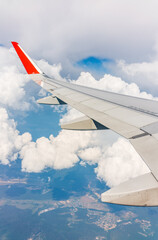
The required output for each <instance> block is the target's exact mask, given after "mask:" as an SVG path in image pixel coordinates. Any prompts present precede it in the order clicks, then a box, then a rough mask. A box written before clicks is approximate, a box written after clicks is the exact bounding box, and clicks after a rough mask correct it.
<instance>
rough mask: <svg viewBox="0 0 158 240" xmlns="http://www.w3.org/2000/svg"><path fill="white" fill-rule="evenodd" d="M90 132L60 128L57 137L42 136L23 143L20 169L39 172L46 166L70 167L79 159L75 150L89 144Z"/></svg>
mask: <svg viewBox="0 0 158 240" xmlns="http://www.w3.org/2000/svg"><path fill="white" fill-rule="evenodd" d="M91 142H92V140H91V133H90V132H86V133H84V132H72V131H65V130H62V131H61V132H60V133H59V135H58V136H57V137H53V135H51V136H50V138H49V139H47V138H45V137H42V138H39V139H37V141H36V142H30V143H29V144H28V145H25V146H24V147H23V148H22V150H21V152H20V156H21V158H22V170H23V171H27V172H40V171H42V170H43V169H45V168H47V167H52V168H54V169H63V168H70V167H72V166H74V164H75V163H77V162H78V161H79V158H78V155H77V152H78V151H79V150H80V149H83V148H85V147H88V146H89V145H90V144H91Z"/></svg>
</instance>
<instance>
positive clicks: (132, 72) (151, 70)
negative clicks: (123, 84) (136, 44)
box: [118, 60, 158, 91]
mask: <svg viewBox="0 0 158 240" xmlns="http://www.w3.org/2000/svg"><path fill="white" fill-rule="evenodd" d="M118 68H119V70H120V71H121V73H123V74H124V77H125V78H127V79H129V81H134V82H135V83H137V84H138V85H139V86H141V87H143V88H145V87H146V88H148V89H150V90H151V91H153V90H154V89H155V88H156V89H157V87H158V81H157V79H158V61H157V60H154V61H150V62H137V63H130V64H129V63H127V62H125V61H123V60H120V61H118Z"/></svg>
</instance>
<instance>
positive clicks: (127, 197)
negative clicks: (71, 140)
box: [12, 42, 158, 206]
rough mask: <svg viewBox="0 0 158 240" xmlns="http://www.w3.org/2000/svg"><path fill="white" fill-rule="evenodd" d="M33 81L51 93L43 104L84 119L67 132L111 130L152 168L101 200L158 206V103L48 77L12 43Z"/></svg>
mask: <svg viewBox="0 0 158 240" xmlns="http://www.w3.org/2000/svg"><path fill="white" fill-rule="evenodd" d="M12 44H13V46H14V48H15V50H16V52H17V54H18V56H19V58H20V60H21V62H22V63H23V65H24V67H25V69H26V71H27V73H28V74H30V76H31V78H32V79H33V80H34V81H35V82H36V83H37V84H39V85H40V86H41V87H43V88H44V89H46V90H47V91H48V92H50V93H51V94H52V96H49V97H46V98H44V99H40V100H38V102H39V103H40V104H69V105H70V106H72V107H74V108H75V109H77V110H79V111H80V112H82V113H83V114H84V115H85V117H83V118H80V119H76V120H74V121H72V122H69V123H67V124H66V125H64V126H62V127H63V128H64V129H74V130H94V129H95V130H98V129H111V130H113V131H115V132H116V133H118V134H120V135H121V136H123V137H125V138H126V139H128V140H129V141H130V143H131V144H132V145H133V147H134V148H135V149H136V151H137V152H138V154H139V155H140V156H141V157H142V159H143V160H144V162H145V163H146V164H147V166H148V167H149V169H150V171H151V173H150V174H145V175H143V176H140V177H138V178H135V179H131V180H129V181H128V182H126V183H123V184H120V185H119V186H116V187H115V188H112V189H110V190H108V191H107V192H105V193H103V194H102V196H101V199H102V201H104V202H110V203H117V204H124V205H136V206H157V205H158V161H157V156H158V102H156V101H152V100H147V99H142V98H137V97H132V96H127V95H122V94H117V93H112V92H107V91H101V90H97V89H93V88H89V87H84V86H80V85H76V84H72V83H69V82H64V81H61V80H56V79H51V78H49V77H48V76H46V75H45V74H44V73H43V72H42V71H41V70H40V69H39V68H38V67H37V65H36V64H35V63H34V62H33V61H32V60H31V59H30V57H29V56H28V55H27V54H26V53H25V52H24V50H23V49H22V48H21V47H20V46H19V44H18V43H15V42H12Z"/></svg>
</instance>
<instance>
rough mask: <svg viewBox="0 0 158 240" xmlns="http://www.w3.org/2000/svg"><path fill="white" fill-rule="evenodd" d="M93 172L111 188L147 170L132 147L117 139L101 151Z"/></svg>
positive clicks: (121, 139) (124, 140)
mask: <svg viewBox="0 0 158 240" xmlns="http://www.w3.org/2000/svg"><path fill="white" fill-rule="evenodd" d="M95 172H96V173H97V176H98V177H99V178H101V179H103V180H104V181H105V182H106V184H107V185H108V186H109V187H113V186H115V185H118V184H119V183H122V182H124V181H127V180H129V179H130V178H133V177H136V176H139V175H141V174H144V173H146V172H149V169H148V167H147V166H146V164H145V163H144V162H143V161H142V159H141V157H140V156H139V155H138V154H137V152H136V151H135V150H134V148H133V147H132V145H131V144H130V143H129V142H128V141H127V140H126V139H123V138H119V139H118V140H117V141H116V142H115V143H114V144H113V145H112V146H109V147H107V148H103V149H102V153H101V154H100V160H99V162H98V167H96V168H95Z"/></svg>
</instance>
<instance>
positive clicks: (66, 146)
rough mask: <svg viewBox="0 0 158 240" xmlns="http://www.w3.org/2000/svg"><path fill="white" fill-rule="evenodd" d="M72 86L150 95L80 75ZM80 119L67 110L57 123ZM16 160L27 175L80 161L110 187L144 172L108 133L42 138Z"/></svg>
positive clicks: (126, 147) (122, 143) (133, 155)
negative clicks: (79, 85)
mask: <svg viewBox="0 0 158 240" xmlns="http://www.w3.org/2000/svg"><path fill="white" fill-rule="evenodd" d="M72 82H73V83H74V81H72ZM75 83H77V84H82V85H89V86H91V87H98V88H100V89H104V90H113V91H115V92H120V93H126V94H130V95H134V96H138V97H147V98H152V96H151V95H150V94H147V93H145V92H144V93H142V92H140V90H139V88H138V86H137V85H136V84H128V83H126V82H124V81H123V80H121V79H120V78H117V77H114V76H111V75H107V74H106V75H105V76H104V77H103V78H101V79H100V80H98V81H97V80H95V78H94V77H93V76H92V75H91V74H90V73H81V75H80V77H79V78H78V79H77V81H76V82H75ZM80 116H81V113H80V112H78V111H76V110H75V109H72V108H70V107H68V108H67V113H66V114H64V115H63V117H62V119H61V120H60V122H61V123H64V122H67V121H70V120H72V119H74V118H77V117H80ZM111 144H112V145H111ZM20 157H21V159H22V170H23V171H27V172H40V171H42V170H43V169H45V168H48V167H50V168H54V169H63V168H69V167H72V166H74V165H75V164H76V163H77V162H79V160H80V159H81V160H82V161H81V164H83V163H85V164H90V165H92V164H95V165H96V164H97V167H96V168H95V172H96V174H97V177H98V178H99V179H102V180H103V181H106V183H107V185H108V186H110V187H112V186H115V185H117V184H119V183H121V182H123V181H126V180H128V179H130V178H132V177H136V176H138V175H140V174H143V173H145V172H147V171H148V168H147V167H146V165H145V163H144V162H143V161H142V159H141V158H140V157H139V156H138V154H137V153H136V151H135V150H134V149H133V147H132V146H131V144H130V143H129V142H128V141H127V140H125V139H123V138H119V139H118V135H116V134H115V135H114V137H113V139H112V138H111V133H110V132H109V131H99V132H97V131H88V132H82V131H67V130H62V131H61V132H60V133H59V135H58V136H57V137H54V136H53V135H51V136H50V137H49V139H47V138H45V137H42V138H39V139H37V141H36V142H32V141H30V142H28V144H26V145H24V146H23V147H22V148H21V150H20Z"/></svg>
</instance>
